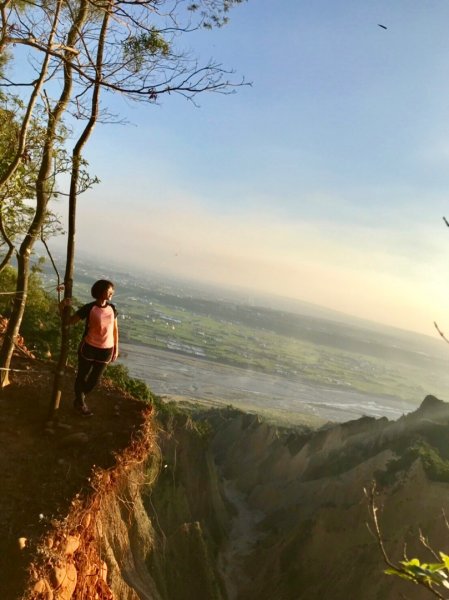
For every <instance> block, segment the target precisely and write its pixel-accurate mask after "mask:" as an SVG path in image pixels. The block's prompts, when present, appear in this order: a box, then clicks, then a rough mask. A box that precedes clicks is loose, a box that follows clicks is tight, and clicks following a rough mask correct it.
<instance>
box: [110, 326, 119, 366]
mask: <svg viewBox="0 0 449 600" xmlns="http://www.w3.org/2000/svg"><path fill="white" fill-rule="evenodd" d="M117 358H118V323H117V317H116V318H115V319H114V350H113V352H112V358H111V361H114V360H116V359H117Z"/></svg>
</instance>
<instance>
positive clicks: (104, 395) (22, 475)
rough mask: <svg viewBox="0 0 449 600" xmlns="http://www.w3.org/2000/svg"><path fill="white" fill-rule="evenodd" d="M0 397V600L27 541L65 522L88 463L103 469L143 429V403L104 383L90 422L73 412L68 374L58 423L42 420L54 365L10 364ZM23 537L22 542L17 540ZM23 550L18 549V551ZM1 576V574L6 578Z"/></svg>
mask: <svg viewBox="0 0 449 600" xmlns="http://www.w3.org/2000/svg"><path fill="white" fill-rule="evenodd" d="M13 366H14V368H15V369H18V371H16V372H13V376H12V384H11V385H10V386H9V387H7V388H6V389H4V390H3V391H2V392H1V395H0V446H1V451H0V474H1V487H0V489H1V493H0V573H1V574H2V575H1V576H0V598H2V599H3V600H9V599H11V600H12V599H14V598H17V597H18V596H19V595H20V594H21V591H22V587H23V584H24V577H25V572H24V569H25V566H26V565H27V563H28V560H29V554H30V552H31V551H32V548H33V542H34V541H36V539H37V537H38V536H39V535H40V534H42V533H43V532H44V531H45V530H46V529H48V528H49V527H50V526H51V524H52V520H54V519H55V518H58V517H64V516H65V515H66V514H67V512H68V509H69V506H70V504H71V502H72V500H73V498H74V497H75V496H76V494H77V493H79V492H80V491H81V490H82V489H83V488H85V487H86V486H87V485H88V483H89V481H88V478H89V476H90V474H91V472H92V468H93V466H94V465H96V466H98V467H102V468H108V467H110V466H112V465H113V464H114V455H115V453H118V452H120V451H121V450H122V449H124V448H125V447H127V446H128V445H129V443H130V440H131V438H132V436H133V433H134V432H135V431H136V430H137V429H138V428H139V427H140V425H141V423H142V410H143V408H144V406H145V405H144V404H143V403H142V402H138V401H136V400H134V399H132V398H130V397H127V396H126V395H125V394H123V393H122V392H121V391H119V390H117V389H115V388H113V387H111V386H108V384H107V382H106V383H105V384H103V385H102V386H101V387H100V388H99V389H98V390H97V391H95V392H94V393H92V395H91V398H89V404H90V406H91V408H92V410H93V411H94V413H95V414H94V416H93V417H91V418H84V417H81V416H79V415H78V414H76V413H75V412H74V411H73V408H72V399H73V392H72V389H73V378H74V373H73V371H69V372H68V374H67V377H66V380H65V385H64V390H63V397H62V403H61V408H60V410H59V417H58V421H59V422H58V424H55V425H54V426H53V427H50V428H49V427H46V426H45V421H46V416H47V411H48V406H49V401H50V394H51V385H52V365H47V364H44V363H40V362H39V361H37V360H32V359H19V358H17V359H15V363H14V365H13ZM21 538H25V539H26V541H25V540H23V539H21ZM24 543H25V547H24V548H22V549H20V546H23V544H24ZM6 574H7V575H6Z"/></svg>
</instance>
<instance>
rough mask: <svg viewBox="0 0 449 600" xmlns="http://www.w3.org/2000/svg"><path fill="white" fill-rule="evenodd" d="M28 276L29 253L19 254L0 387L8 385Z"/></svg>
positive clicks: (0, 362) (0, 356)
mask: <svg viewBox="0 0 449 600" xmlns="http://www.w3.org/2000/svg"><path fill="white" fill-rule="evenodd" d="M29 274H30V253H29V252H28V253H27V252H24V253H19V254H18V256H17V285H16V294H15V296H14V300H13V307H12V312H11V316H10V317H9V321H8V326H7V328H6V331H5V337H4V340H3V344H2V348H1V350H0V365H1V366H2V370H1V371H0V387H2V388H4V387H6V386H7V385H9V383H10V380H9V367H10V364H11V358H12V355H13V352H14V348H15V345H16V342H17V336H18V335H19V329H20V324H21V323H22V318H23V313H24V312H25V305H26V300H27V294H28V278H29Z"/></svg>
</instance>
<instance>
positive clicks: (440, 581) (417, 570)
mask: <svg viewBox="0 0 449 600" xmlns="http://www.w3.org/2000/svg"><path fill="white" fill-rule="evenodd" d="M439 554H440V557H441V560H442V561H443V562H441V563H421V561H420V560H419V558H412V559H411V560H401V561H400V563H399V564H400V565H401V567H400V568H399V569H395V568H393V567H390V568H389V569H386V570H385V573H386V574H387V575H396V576H397V577H401V578H402V579H407V580H408V581H412V582H414V583H416V584H421V585H424V586H425V587H427V588H430V589H433V588H434V586H443V587H444V588H446V589H449V582H448V574H449V556H447V555H446V554H444V552H440V553H439Z"/></svg>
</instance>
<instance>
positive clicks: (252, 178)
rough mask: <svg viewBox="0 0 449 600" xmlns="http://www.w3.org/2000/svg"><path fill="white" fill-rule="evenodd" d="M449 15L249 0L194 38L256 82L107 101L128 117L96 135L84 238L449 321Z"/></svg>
mask: <svg viewBox="0 0 449 600" xmlns="http://www.w3.org/2000/svg"><path fill="white" fill-rule="evenodd" d="M379 23H380V24H383V25H385V26H386V27H387V28H388V29H386V30H385V29H383V28H380V27H378V24H379ZM448 23H449V3H448V2H446V1H443V0H440V1H437V0H435V1H431V2H425V3H424V2H422V0H409V1H406V0H384V1H378V0H370V1H368V0H366V1H365V0H345V1H344V2H339V1H335V0H313V1H312V0H307V1H302V2H301V1H300V0H283V1H282V2H273V1H268V0H249V1H248V3H247V4H245V5H243V6H240V7H238V8H236V9H235V10H234V11H233V12H232V14H231V22H230V24H229V25H228V26H227V27H226V28H224V29H222V30H219V31H212V32H203V33H202V34H201V36H196V37H195V38H194V39H192V40H190V41H189V42H188V43H189V44H192V48H194V49H196V51H197V52H198V54H199V55H200V56H201V57H203V58H204V59H207V58H209V57H213V58H215V59H216V60H218V61H219V62H222V63H223V64H224V65H225V66H227V67H230V68H234V69H235V70H236V72H237V77H238V75H239V74H241V75H244V76H245V77H246V78H247V79H248V80H250V81H252V82H253V85H252V87H247V88H242V89H240V90H239V91H238V92H237V93H236V94H234V95H231V96H223V95H217V94H208V95H203V96H201V97H200V98H198V102H199V103H200V105H201V106H200V108H195V107H194V106H193V105H192V104H191V103H189V102H186V101H185V100H183V99H181V98H176V97H166V98H164V99H163V103H162V105H161V106H143V105H134V104H129V103H128V104H125V103H124V102H122V103H120V101H119V100H118V99H114V98H113V97H110V96H107V97H105V100H107V102H112V103H113V104H114V107H115V109H116V110H119V111H120V113H121V114H122V115H125V116H126V117H127V119H128V120H129V121H130V123H131V124H130V125H128V126H126V127H124V126H100V127H99V128H98V129H97V130H96V131H95V134H94V137H93V138H92V140H91V142H90V146H89V151H88V159H89V161H90V164H91V172H93V173H95V174H96V175H98V176H99V178H100V179H101V181H102V183H101V184H100V185H99V186H97V187H96V188H95V189H94V191H93V192H90V193H89V194H88V195H85V196H84V197H83V198H82V199H81V200H80V207H79V224H78V232H77V233H78V238H77V239H78V248H79V249H80V250H83V251H84V252H88V253H90V254H95V253H98V254H99V255H101V256H102V257H104V256H110V257H112V258H113V259H114V260H115V261H117V260H119V261H121V262H123V263H128V264H132V263H134V262H135V263H136V264H137V265H139V267H146V268H148V270H149V271H151V270H154V271H157V272H160V273H167V274H169V275H176V274H179V275H182V276H183V277H187V278H192V279H194V280H195V279H196V280H201V281H211V282H214V283H219V284H220V283H221V284H223V285H228V284H233V285H239V286H244V287H248V288H253V289H255V290H260V291H268V292H274V293H276V294H278V295H285V296H290V297H296V298H300V299H303V300H307V301H310V302H314V303H317V304H321V305H324V306H327V307H330V308H335V309H338V310H340V311H344V312H347V313H350V314H354V315H357V316H361V317H365V318H368V319H372V320H376V321H380V322H384V323H389V324H393V325H396V326H399V327H403V328H407V329H413V330H417V331H421V332H424V333H428V334H429V335H434V331H433V325H432V322H433V320H435V319H436V320H437V321H438V322H439V325H440V327H441V328H442V329H443V330H444V329H446V330H448V331H449V282H448V275H449V228H447V227H446V226H445V225H444V223H443V221H442V216H443V215H446V216H448V218H449V35H448Z"/></svg>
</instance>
